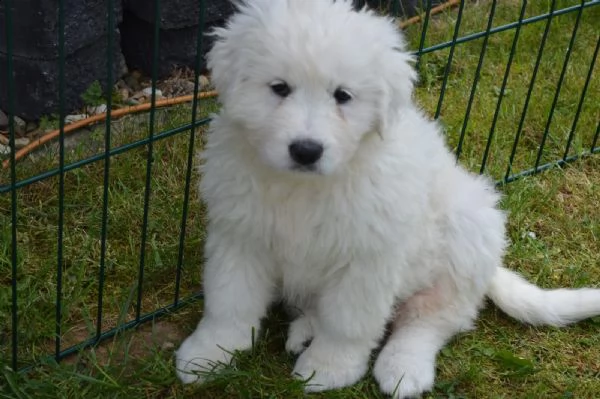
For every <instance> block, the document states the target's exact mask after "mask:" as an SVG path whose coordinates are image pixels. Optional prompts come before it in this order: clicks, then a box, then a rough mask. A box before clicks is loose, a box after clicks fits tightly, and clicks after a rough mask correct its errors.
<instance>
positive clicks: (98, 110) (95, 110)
mask: <svg viewBox="0 0 600 399" xmlns="http://www.w3.org/2000/svg"><path fill="white" fill-rule="evenodd" d="M107 110H108V107H107V106H106V104H100V105H96V106H95V107H87V112H88V113H89V114H91V115H98V114H103V113H105V112H106V111H107Z"/></svg>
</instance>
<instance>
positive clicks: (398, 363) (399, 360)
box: [373, 347, 435, 399]
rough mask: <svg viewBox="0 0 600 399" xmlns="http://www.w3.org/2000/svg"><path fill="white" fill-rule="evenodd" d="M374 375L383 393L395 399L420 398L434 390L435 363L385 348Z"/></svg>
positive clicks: (376, 363)
mask: <svg viewBox="0 0 600 399" xmlns="http://www.w3.org/2000/svg"><path fill="white" fill-rule="evenodd" d="M388 349H389V348H388ZM373 375H374V376H375V379H376V380H377V382H378V383H379V387H380V388H381V391H382V392H384V393H386V394H388V395H392V397H393V398H394V399H404V398H414V397H420V396H421V395H422V394H423V393H424V392H427V391H430V390H431V389H432V388H433V383H434V379H435V363H434V361H432V360H428V358H427V357H426V356H423V357H417V356H411V355H410V354H403V353H402V352H394V351H392V350H387V351H386V348H385V347H384V349H383V350H382V351H381V353H380V354H379V357H378V358H377V361H376V362H375V367H374V369H373Z"/></svg>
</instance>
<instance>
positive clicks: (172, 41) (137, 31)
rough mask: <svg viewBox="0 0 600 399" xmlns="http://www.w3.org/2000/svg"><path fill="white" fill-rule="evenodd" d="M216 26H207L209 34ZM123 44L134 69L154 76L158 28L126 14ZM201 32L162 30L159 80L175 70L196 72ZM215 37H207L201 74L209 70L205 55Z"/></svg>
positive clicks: (203, 43) (189, 29)
mask: <svg viewBox="0 0 600 399" xmlns="http://www.w3.org/2000/svg"><path fill="white" fill-rule="evenodd" d="M212 27H214V24H213V25H211V24H208V25H206V26H205V29H204V33H205V34H206V33H208V31H210V30H211V29H212ZM121 35H122V36H123V40H122V41H121V46H122V49H123V54H124V55H125V58H126V59H127V65H128V66H129V68H131V69H140V70H141V71H143V72H144V73H145V74H146V75H148V76H152V72H153V68H152V65H153V62H154V26H153V25H152V24H151V23H149V22H147V21H144V20H142V19H140V18H137V17H136V16H135V15H132V14H131V13H129V12H125V17H124V20H123V24H122V25H121ZM197 37H198V28H197V27H196V26H192V27H186V28H180V29H161V30H160V32H159V48H158V78H159V79H162V78H165V77H168V76H170V75H171V74H172V72H173V71H174V70H175V69H179V68H182V67H187V68H190V69H194V67H195V65H196V53H197V51H196V50H197V40H196V38H197ZM212 40H213V39H212V37H210V36H207V35H206V36H204V38H203V40H202V48H201V50H200V52H201V54H200V57H201V58H200V71H201V72H202V71H204V70H205V69H206V68H205V67H206V62H205V57H204V56H205V54H206V52H207V51H208V49H209V48H210V47H211V45H212Z"/></svg>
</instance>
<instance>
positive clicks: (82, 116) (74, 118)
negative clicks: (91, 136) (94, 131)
mask: <svg viewBox="0 0 600 399" xmlns="http://www.w3.org/2000/svg"><path fill="white" fill-rule="evenodd" d="M87 117H88V116H87V115H86V114H75V115H67V116H65V124H67V125H68V124H69V123H74V122H78V121H81V120H84V119H85V118H87Z"/></svg>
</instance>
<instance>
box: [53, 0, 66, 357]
mask: <svg viewBox="0 0 600 399" xmlns="http://www.w3.org/2000/svg"><path fill="white" fill-rule="evenodd" d="M65 22H66V21H65V1H64V0H59V2H58V117H59V120H58V123H59V131H60V133H59V136H58V170H59V174H58V228H57V245H58V247H57V249H56V337H55V348H54V351H55V352H54V356H55V358H56V359H57V360H58V359H60V353H61V344H62V317H63V315H62V284H63V265H64V254H63V244H64V240H63V238H64V227H65V226H64V224H65V94H66V93H65V63H66V60H65Z"/></svg>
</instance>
